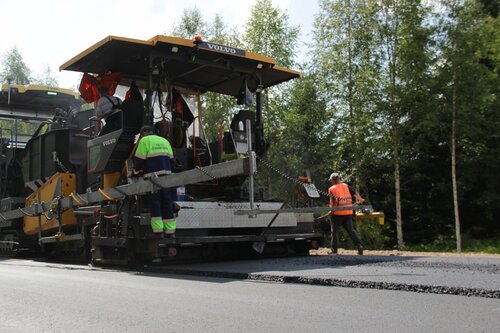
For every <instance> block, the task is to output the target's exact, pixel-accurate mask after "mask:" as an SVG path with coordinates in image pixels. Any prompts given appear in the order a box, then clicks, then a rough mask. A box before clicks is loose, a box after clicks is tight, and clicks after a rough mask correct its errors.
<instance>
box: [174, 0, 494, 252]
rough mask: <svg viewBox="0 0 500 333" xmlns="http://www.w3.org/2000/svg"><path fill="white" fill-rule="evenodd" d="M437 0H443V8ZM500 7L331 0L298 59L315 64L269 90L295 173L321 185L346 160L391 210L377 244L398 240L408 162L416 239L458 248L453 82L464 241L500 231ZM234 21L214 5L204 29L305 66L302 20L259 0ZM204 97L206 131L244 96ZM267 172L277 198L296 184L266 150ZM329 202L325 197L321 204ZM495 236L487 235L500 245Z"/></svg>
mask: <svg viewBox="0 0 500 333" xmlns="http://www.w3.org/2000/svg"><path fill="white" fill-rule="evenodd" d="M426 4H429V6H437V5H438V6H439V10H434V12H432V9H433V8H429V7H427V6H426ZM481 4H482V6H481ZM495 8H497V7H495ZM495 8H493V7H491V6H489V7H488V6H487V3H486V2H484V1H483V2H478V1H473V0H464V1H448V0H442V1H441V2H440V3H439V4H436V3H432V2H431V3H429V2H424V1H406V0H349V1H340V0H322V1H321V2H320V11H319V13H318V15H317V16H316V20H315V25H314V43H313V45H312V46H311V54H312V55H313V56H312V57H311V58H310V59H307V62H306V63H304V64H302V66H301V67H302V68H301V69H302V70H303V71H304V74H303V75H302V77H301V78H300V79H298V80H295V81H294V82H292V83H290V84H285V85H282V86H280V87H279V88H273V89H271V90H268V91H267V92H266V93H264V94H263V114H264V125H265V139H266V140H267V142H268V143H269V144H270V146H269V149H268V152H267V154H266V155H265V156H264V159H265V160H266V161H267V163H269V164H270V165H271V166H273V167H274V168H276V169H279V170H280V171H282V172H285V173H287V174H288V175H290V176H291V178H295V177H297V176H299V175H303V174H304V172H305V170H306V169H307V170H309V171H310V173H311V175H312V178H313V181H314V182H315V184H316V186H317V187H318V188H320V189H322V190H326V189H327V188H328V186H329V183H328V181H326V178H327V176H328V174H329V173H330V172H331V171H333V170H335V171H338V172H341V173H342V174H343V176H344V180H347V181H348V182H349V183H350V184H351V185H353V186H355V187H357V188H358V189H359V191H360V192H361V194H362V195H363V196H364V197H365V198H367V199H368V200H369V203H371V204H372V205H373V206H374V208H375V209H376V210H382V211H384V212H385V214H386V225H385V226H383V227H381V226H379V225H376V224H370V223H369V224H362V225H361V226H360V227H359V228H360V232H361V234H362V236H363V238H364V239H365V243H366V244H367V246H368V247H372V248H373V247H385V248H392V246H393V245H394V243H395V239H396V237H395V221H396V195H395V180H396V177H395V168H396V167H395V165H396V162H397V163H398V166H399V173H400V174H399V180H400V186H401V190H400V195H401V209H402V216H403V228H404V232H405V239H406V241H407V242H408V244H410V246H415V245H414V244H426V245H422V246H424V247H425V246H428V247H429V248H436V249H452V248H454V245H455V244H454V241H455V239H454V238H453V237H452V236H451V235H453V234H454V219H453V201H452V186H451V157H450V156H451V154H450V142H451V106H452V99H453V98H452V92H453V89H456V92H457V98H456V105H457V107H458V109H457V139H458V140H457V173H458V185H459V188H458V190H459V203H460V215H461V220H462V227H463V230H465V235H464V239H463V249H464V250H467V249H473V248H481V246H482V245H481V244H476V243H474V239H477V238H481V237H485V236H487V235H491V234H494V233H496V232H498V231H500V225H499V224H498V223H497V217H498V216H500V210H499V209H500V208H499V207H500V192H499V191H498V188H499V187H500V174H499V173H498V169H499V167H500V142H499V141H500V135H499V134H498V128H500V112H498V110H499V109H500V99H499V98H498V93H499V89H498V87H500V79H499V76H498V72H499V63H500V20H499V19H498V12H496V13H497V14H496V15H494V12H495ZM434 9H436V7H434ZM497 9H498V8H497ZM193 11H197V10H193ZM184 16H185V17H184V18H183V19H182V22H183V23H182V24H183V27H179V29H178V30H177V31H179V34H180V35H182V36H185V37H189V38H191V37H192V35H193V34H194V33H200V30H202V29H201V28H200V26H203V27H204V25H203V24H202V25H200V22H203V19H202V17H201V13H200V12H199V11H198V12H197V13H195V12H193V13H191V12H185V15H184ZM191 17H194V18H195V19H194V20H193V22H191V21H190V18H191ZM197 22H198V23H197ZM187 23H189V26H191V23H193V25H194V26H197V27H198V28H188V24H187ZM195 30H196V31H195ZM188 31H189V32H188ZM235 31H236V29H234V28H231V29H230V28H228V27H227V26H226V25H225V24H224V22H223V20H222V19H221V18H220V17H219V16H216V17H215V18H214V19H213V20H212V21H211V22H209V23H208V24H207V25H206V30H205V31H204V32H202V33H204V38H205V39H206V40H209V41H211V42H214V43H219V44H224V45H230V46H234V47H239V48H244V49H247V50H250V51H253V52H258V53H261V54H264V55H267V56H270V57H273V58H275V59H276V61H277V64H278V65H281V66H285V67H292V68H293V67H296V66H295V65H294V64H295V57H294V53H295V48H296V45H297V34H298V28H297V27H294V26H292V25H290V23H289V21H288V14H287V13H286V12H284V11H281V10H280V9H279V8H276V7H273V5H272V2H271V1H270V0H257V1H255V3H254V5H253V7H252V12H251V14H250V16H249V19H248V21H247V23H246V26H245V31H244V33H243V34H242V35H238V33H237V32H235ZM180 32H182V33H180ZM454 75H455V76H454ZM204 109H205V114H204V121H205V125H206V129H207V133H208V136H209V138H215V137H216V136H217V134H218V131H219V124H220V122H221V121H222V120H225V121H226V122H228V121H229V120H230V118H231V115H232V113H233V112H235V111H236V110H238V107H237V106H236V105H235V104H234V99H233V98H228V97H224V96H216V95H215V94H205V95H204ZM257 185H258V186H262V187H264V188H265V189H266V190H267V194H268V196H269V198H272V199H277V200H283V199H285V198H287V197H290V196H291V194H292V193H293V190H294V187H295V184H294V183H293V182H292V181H290V179H285V178H282V177H281V176H280V175H279V174H277V173H275V172H274V171H272V170H271V169H270V168H268V167H267V166H265V165H264V164H260V165H259V172H258V175H257ZM326 203H327V200H326V198H322V199H321V200H320V201H319V202H318V205H324V204H326ZM293 204H296V203H293ZM344 238H345V237H344ZM488 242H489V241H487V242H485V243H484V244H485V245H484V247H485V248H488V246H492V248H491V249H492V250H491V251H495V250H494V249H495V246H494V244H493V243H491V244H490V243H488ZM492 242H493V241H492ZM429 244H430V245H429ZM446 244H447V245H446ZM488 244H490V245H488ZM445 245H446V246H445ZM447 246H448V247H447ZM496 248H498V247H496ZM488 251H489V250H488Z"/></svg>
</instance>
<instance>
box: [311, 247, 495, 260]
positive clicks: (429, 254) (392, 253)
mask: <svg viewBox="0 0 500 333" xmlns="http://www.w3.org/2000/svg"><path fill="white" fill-rule="evenodd" d="M331 254H332V250H331V249H330V248H327V247H324V248H320V249H318V250H311V251H310V255H331ZM339 254H340V255H357V251H355V250H346V249H342V248H341V249H339ZM364 255H375V256H403V257H475V258H497V259H500V254H494V253H485V252H462V253H456V252H413V251H399V250H365V251H364Z"/></svg>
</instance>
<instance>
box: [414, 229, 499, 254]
mask: <svg viewBox="0 0 500 333" xmlns="http://www.w3.org/2000/svg"><path fill="white" fill-rule="evenodd" d="M405 250H408V251H418V252H457V245H456V239H455V237H454V236H453V237H444V236H439V237H437V238H436V239H434V240H433V241H432V242H430V243H427V244H408V245H407V246H406V249H405ZM462 252H484V253H494V254H500V236H496V237H492V238H484V239H477V238H472V237H470V236H469V235H467V234H464V235H462Z"/></svg>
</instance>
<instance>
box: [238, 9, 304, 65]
mask: <svg viewBox="0 0 500 333" xmlns="http://www.w3.org/2000/svg"><path fill="white" fill-rule="evenodd" d="M299 31H300V29H299V27H294V26H290V24H289V17H288V13H287V12H286V11H282V10H280V9H279V8H278V7H274V6H273V4H272V2H271V0H257V1H256V2H255V4H254V5H253V7H252V11H251V13H250V17H249V19H248V21H247V23H246V27H245V37H244V41H245V45H246V48H247V49H248V50H250V51H252V52H256V53H261V54H264V55H266V56H269V57H273V58H275V59H276V63H277V64H278V65H280V66H283V67H292V66H293V64H294V58H295V52H294V51H295V47H296V45H297V37H298V34H299Z"/></svg>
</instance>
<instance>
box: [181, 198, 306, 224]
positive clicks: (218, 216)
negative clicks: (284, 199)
mask: <svg viewBox="0 0 500 333" xmlns="http://www.w3.org/2000/svg"><path fill="white" fill-rule="evenodd" d="M178 203H179V205H180V206H181V210H180V211H179V216H178V218H177V228H178V229H201V228H260V227H266V226H267V225H268V224H269V222H270V221H271V219H272V218H273V216H274V215H264V214H262V215H257V217H255V218H250V217H248V216H247V215H234V212H235V211H236V210H239V209H249V208H250V204H249V203H246V202H194V201H181V202H178ZM255 206H256V208H259V209H279V208H280V207H281V203H280V202H258V203H256V204H255ZM272 226H273V227H295V226H297V218H296V217H295V214H294V213H284V214H280V215H278V217H277V218H276V221H274V223H273V225H272Z"/></svg>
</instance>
